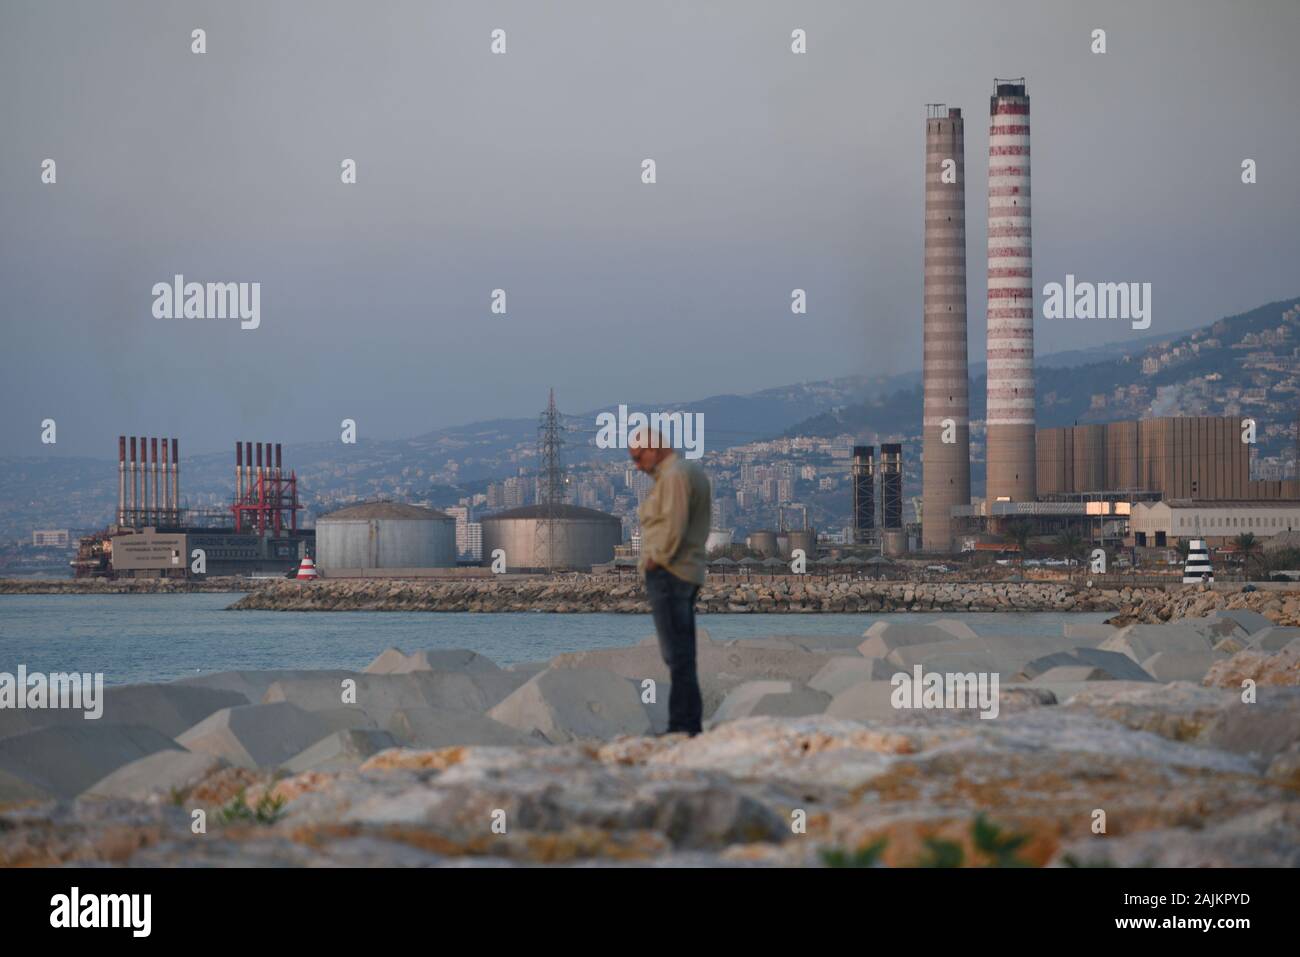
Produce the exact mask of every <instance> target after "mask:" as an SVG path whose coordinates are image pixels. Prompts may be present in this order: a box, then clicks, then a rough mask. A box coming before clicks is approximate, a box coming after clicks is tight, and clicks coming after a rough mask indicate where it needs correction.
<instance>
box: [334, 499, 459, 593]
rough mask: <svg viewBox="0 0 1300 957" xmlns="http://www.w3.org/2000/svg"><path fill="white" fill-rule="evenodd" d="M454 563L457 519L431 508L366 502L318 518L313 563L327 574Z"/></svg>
mask: <svg viewBox="0 0 1300 957" xmlns="http://www.w3.org/2000/svg"><path fill="white" fill-rule="evenodd" d="M455 564H456V521H455V519H453V518H452V517H451V516H450V515H446V514H444V513H442V512H439V511H436V510H435V509H431V508H424V507H422V506H419V505H407V504H404V503H401V502H364V503H361V504H358V505H349V506H347V507H346V508H341V509H339V510H338V511H336V512H331V513H330V514H328V515H324V516H322V517H321V518H319V519H317V521H316V565H317V567H318V568H320V569H321V573H322V574H323V575H325V576H326V577H328V576H329V575H330V574H335V575H338V574H350V573H365V572H367V571H372V570H382V569H404V568H410V569H420V568H450V567H453V566H455Z"/></svg>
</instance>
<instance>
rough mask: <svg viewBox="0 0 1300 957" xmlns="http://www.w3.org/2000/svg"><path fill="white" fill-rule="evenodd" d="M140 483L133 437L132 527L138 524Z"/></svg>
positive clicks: (132, 438) (133, 438)
mask: <svg viewBox="0 0 1300 957" xmlns="http://www.w3.org/2000/svg"><path fill="white" fill-rule="evenodd" d="M138 494H139V482H138V481H137V471H136V466H135V436H134V435H133V436H131V525H132V527H134V526H135V524H136V514H137V511H136V510H137V509H138V508H139V507H140V506H139V504H138V503H139V498H138Z"/></svg>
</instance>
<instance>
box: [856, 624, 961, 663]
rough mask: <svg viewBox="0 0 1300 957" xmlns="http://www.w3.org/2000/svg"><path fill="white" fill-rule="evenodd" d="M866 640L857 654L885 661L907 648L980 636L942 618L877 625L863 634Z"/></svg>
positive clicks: (859, 647) (859, 646)
mask: <svg viewBox="0 0 1300 957" xmlns="http://www.w3.org/2000/svg"><path fill="white" fill-rule="evenodd" d="M863 637H864V638H865V639H866V641H864V642H862V644H860V645H858V652H859V653H860V654H861V655H863V656H864V657H867V658H883V657H885V656H886V655H888V654H889V653H890V652H891V651H893V650H894V649H895V648H902V647H903V646H905V645H932V644H939V643H942V642H949V641H956V640H958V639H961V638H975V637H977V636H976V634H975V632H974V630H972V629H971V627H970V626H969V625H967V624H965V623H964V622H961V621H957V620H955V619H950V618H942V619H939V620H938V621H934V622H929V623H928V624H915V623H911V622H897V621H878V622H876V623H875V624H873V625H872V626H871V627H870V628H868V629H867V630H866V631H865V632H863Z"/></svg>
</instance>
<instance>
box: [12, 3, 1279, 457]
mask: <svg viewBox="0 0 1300 957" xmlns="http://www.w3.org/2000/svg"><path fill="white" fill-rule="evenodd" d="M900 8H901V9H900ZM195 27H202V28H204V29H206V31H207V42H208V52H207V53H206V54H204V55H202V56H198V55H194V54H192V53H191V52H190V31H191V30H192V29H194V28H195ZM496 27H501V28H503V29H505V30H506V31H507V38H508V51H509V52H508V53H507V54H506V55H505V56H493V55H491V54H490V52H489V40H490V38H489V34H490V32H491V30H492V29H493V28H496ZM796 27H801V28H803V29H805V30H807V31H808V37H809V41H808V43H809V52H808V53H807V54H806V55H804V56H795V55H792V54H791V53H790V50H789V44H790V39H789V38H790V31H791V30H792V29H794V28H796ZM1095 27H1101V28H1104V29H1105V30H1106V31H1107V45H1108V52H1107V53H1106V54H1105V55H1102V56H1098V55H1093V54H1092V53H1090V52H1089V34H1090V32H1091V30H1092V29H1093V28H1095ZM1298 45H1300V4H1297V3H1296V2H1294V0H1252V2H1250V3H1232V2H1227V0H1222V2H1205V0H1158V2H1155V0H1142V2H1116V3H1104V2H1103V3H1089V4H1087V5H1083V4H1077V3H1076V4H1070V3H1066V2H1036V0H1035V2H1030V0H1027V2H1015V3H1010V2H1001V0H999V2H992V0H985V2H967V0H959V2H950V3H938V2H935V3H914V4H901V5H894V4H879V3H865V2H862V3H859V2H835V3H832V2H798V3H795V2H791V3H776V2H763V0H748V2H743V0H738V2H709V3H702V2H679V3H668V2H655V0H648V2H622V0H590V2H573V0H555V2H538V0H522V2H518V3H483V2H473V0H457V2H436V0H435V2H420V3H416V2H382V0H381V2H376V3H373V4H363V3H337V2H311V3H308V2H306V0H301V2H292V3H290V2H279V3H265V2H229V0H222V2H215V0H214V2H205V3H193V2H173V0H166V2H163V0H158V2H130V3H127V2H120V0H119V2H112V3H109V2H100V0H93V2H89V0H88V2H36V0H7V2H6V3H4V4H3V6H2V7H0V90H2V91H4V92H3V94H2V96H0V120H2V123H0V291H2V298H0V304H2V308H3V310H4V311H3V324H4V325H3V328H4V348H3V350H0V375H2V377H3V384H2V385H0V390H2V391H0V396H2V397H3V400H4V408H5V415H4V416H3V420H2V422H0V438H2V439H3V441H4V445H5V451H6V453H7V454H19V455H29V454H37V455H39V454H44V453H47V452H51V451H54V450H53V449H51V448H50V447H48V446H42V445H41V444H40V441H39V434H40V433H39V425H40V421H41V420H42V419H43V418H47V417H48V418H54V419H55V420H56V421H57V422H58V429H59V431H58V437H59V443H58V446H57V451H58V452H60V453H64V454H72V453H75V454H92V455H104V456H109V455H112V453H113V450H114V445H115V437H116V436H117V435H118V434H119V433H121V432H134V433H136V434H153V435H162V434H168V435H177V436H180V437H181V439H182V443H183V444H184V445H185V446H186V450H187V451H188V452H190V453H196V452H200V451H209V450H214V449H224V448H227V447H228V446H229V444H230V442H231V441H232V440H233V439H235V438H236V437H248V436H254V437H260V438H263V439H271V440H278V441H286V442H288V441H310V440H320V439H329V438H334V437H337V435H338V432H339V429H338V423H339V421H340V419H342V418H344V417H351V418H354V419H356V420H357V422H358V424H359V431H360V434H361V436H362V437H363V438H365V437H384V438H395V437H401V436H404V435H411V434H416V433H419V432H423V431H426V430H428V429H430V428H435V427H438V426H443V425H451V424H457V423H461V422H465V421H469V420H472V419H478V418H487V417H492V416H516V415H531V414H534V413H536V412H537V411H538V410H540V409H541V408H542V406H543V405H544V404H545V398H546V388H547V386H548V385H552V384H553V385H555V386H556V389H557V393H558V396H559V399H560V404H561V408H562V409H565V410H568V411H578V410H581V409H585V408H591V407H594V406H597V405H601V404H606V403H617V402H628V403H631V404H635V403H637V402H646V401H651V400H655V399H661V400H667V399H687V398H695V397H702V396H705V395H709V394H713V393H717V392H726V391H735V392H743V391H751V390H753V389H758V388H764V387H768V386H775V385H781V384H785V383H789V382H797V381H801V380H806V379H820V378H827V377H830V376H837V375H846V374H852V373H858V372H866V373H890V372H899V371H905V370H908V369H914V368H917V367H919V365H920V348H921V273H922V234H921V227H922V188H923V184H922V169H923V148H924V117H925V109H924V105H925V104H926V103H927V102H932V101H941V102H946V103H948V104H950V105H952V106H960V107H962V108H963V111H964V113H965V115H966V117H967V127H966V136H967V143H966V163H967V166H966V169H967V178H968V184H969V185H968V189H967V216H968V224H967V225H968V257H969V258H968V263H969V273H970V283H969V314H970V323H971V340H970V346H971V353H972V358H973V359H976V360H978V359H979V358H980V357H982V353H983V348H984V335H983V317H984V269H985V262H984V248H985V247H984V244H985V236H984V218H985V203H986V196H985V189H984V177H985V173H986V167H987V160H986V150H987V146H988V128H987V117H988V110H987V106H988V96H989V94H990V93H991V92H992V85H993V83H992V81H993V78H994V77H995V76H1021V75H1024V76H1026V77H1027V81H1028V85H1029V93H1030V96H1031V98H1032V104H1033V106H1032V108H1033V116H1032V123H1033V134H1032V135H1033V176H1034V180H1033V203H1034V205H1033V217H1034V218H1033V228H1034V256H1035V260H1034V273H1035V274H1034V284H1035V287H1036V290H1037V291H1038V292H1039V293H1040V294H1041V291H1042V288H1043V285H1044V284H1045V283H1047V282H1050V281H1054V280H1055V281H1063V280H1064V278H1065V274H1066V273H1067V272H1070V273H1074V274H1075V275H1076V276H1077V277H1079V278H1080V279H1089V280H1094V281H1143V282H1151V283H1152V284H1153V307H1154V323H1153V325H1152V328H1151V330H1149V332H1148V333H1145V334H1147V335H1149V334H1150V333H1151V332H1157V331H1161V330H1169V331H1175V330H1178V329H1183V328H1187V327H1191V326H1196V325H1201V324H1204V323H1207V322H1210V321H1212V320H1214V319H1216V318H1218V317H1220V316H1222V315H1225V314H1231V313H1235V312H1240V311H1245V310H1247V309H1249V308H1253V307H1254V306H1257V305H1260V304H1263V303H1265V302H1268V301H1271V300H1276V299H1280V298H1283V297H1287V296H1294V295H1296V294H1297V293H1300V270H1297V268H1296V267H1297V263H1298V262H1300V255H1298V253H1300V229H1298V228H1297V213H1298V212H1300V123H1297V122H1296V119H1295V96H1296V92H1297V90H1300V56H1298V55H1297V47H1298ZM46 157H52V158H54V159H55V160H56V161H57V164H58V183H57V185H54V186H47V185H43V184H42V183H41V182H40V164H41V161H42V160H43V159H44V158H46ZM646 157H651V158H654V159H655V160H656V162H657V164H658V180H659V181H658V183H657V184H656V185H654V186H644V185H642V184H641V182H640V163H641V161H642V160H643V159H644V158H646ZM1246 157H1249V158H1252V159H1255V160H1256V161H1257V162H1258V164H1259V183H1258V184H1256V185H1254V186H1245V185H1242V184H1241V182H1240V174H1239V167H1240V163H1241V160H1242V159H1243V158H1246ZM344 158H353V159H355V160H356V161H357V163H358V180H359V182H358V184H357V185H355V186H344V185H342V184H341V183H340V181H339V173H340V163H341V161H342V160H343V159H344ZM178 272H179V273H183V274H184V275H185V276H186V278H187V279H188V280H195V281H244V282H253V281H256V282H260V283H261V284H262V310H261V311H262V317H261V328H260V329H257V330H256V331H241V330H240V329H239V328H238V324H237V323H231V322H212V323H205V322H199V321H196V320H176V321H163V320H159V319H155V318H153V316H152V314H151V307H152V304H153V297H152V294H151V291H150V290H151V287H152V286H153V284H154V283H156V282H160V281H169V280H170V279H171V277H172V276H173V275H174V274H175V273H178ZM497 287H501V288H504V289H505V290H506V292H507V295H508V297H509V298H508V307H509V314H508V315H507V316H505V317H500V316H493V315H491V314H490V312H489V309H488V307H489V295H490V292H491V290H492V289H494V288H497ZM795 287H802V288H805V289H807V290H808V295H809V309H810V313H809V315H808V316H806V317H802V318H796V317H794V316H792V315H791V314H790V311H789V296H790V290H791V289H793V288H795ZM1040 303H1041V298H1040ZM1040 315H1041V313H1040ZM1137 335H1143V334H1141V333H1136V332H1134V331H1132V330H1131V329H1129V328H1128V326H1127V324H1125V323H1106V322H1099V321H1092V322H1085V321H1076V322H1070V321H1056V322H1048V321H1044V320H1042V319H1041V318H1040V319H1039V321H1038V325H1037V348H1038V350H1039V352H1054V351H1059V350H1061V349H1065V348H1073V347H1079V346H1086V345H1089V344H1095V343H1097V342H1101V341H1104V340H1108V339H1117V338H1122V337H1126V336H1137ZM638 367H643V368H638Z"/></svg>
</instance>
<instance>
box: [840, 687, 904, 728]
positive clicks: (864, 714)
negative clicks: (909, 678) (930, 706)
mask: <svg viewBox="0 0 1300 957" xmlns="http://www.w3.org/2000/svg"><path fill="white" fill-rule="evenodd" d="M893 691H894V686H893V683H892V682H889V681H861V682H859V683H858V684H855V685H850V686H849V687H847V688H845V689H843V690H842V691H839V692H837V693H836V694H835V696H834V697H833V698H831V702H830V704H828V705H827V706H826V711H825V714H826V716H827V717H828V718H848V719H850V720H852V721H868V720H873V721H890V720H894V719H896V718H897V717H898V716H899V714H900V712H899V710H898V709H896V708H895V707H894V705H893V703H892V702H891V700H890V696H891V695H892V694H893Z"/></svg>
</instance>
